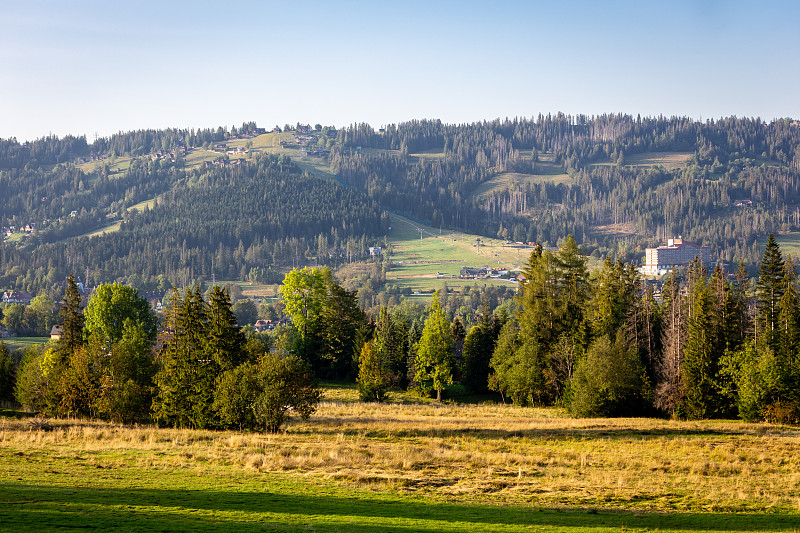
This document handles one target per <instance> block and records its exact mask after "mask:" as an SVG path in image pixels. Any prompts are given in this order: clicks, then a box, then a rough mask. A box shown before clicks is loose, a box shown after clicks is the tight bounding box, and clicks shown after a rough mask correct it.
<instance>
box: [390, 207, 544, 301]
mask: <svg viewBox="0 0 800 533" xmlns="http://www.w3.org/2000/svg"><path fill="white" fill-rule="evenodd" d="M420 230H422V231H421V233H422V238H421V239H420ZM387 238H388V240H389V242H390V244H391V251H392V267H391V269H390V270H389V272H388V273H387V275H386V280H387V282H388V283H392V284H394V285H397V286H398V287H399V288H401V289H403V288H411V289H412V290H414V291H427V290H431V289H438V288H441V287H442V286H443V285H444V284H445V283H446V284H447V286H448V287H451V288H452V287H461V286H463V285H470V286H472V285H480V286H481V287H482V286H483V285H484V284H495V285H512V283H511V282H508V281H505V280H499V279H478V280H461V279H458V274H459V272H460V271H461V268H462V267H465V266H468V267H483V266H489V267H494V268H499V267H505V268H509V269H516V268H519V267H520V266H521V265H522V264H524V263H525V261H527V259H528V257H529V256H530V253H531V250H532V248H531V247H529V246H523V245H518V244H509V245H507V244H505V241H502V240H498V239H490V238H487V237H480V241H478V240H477V239H478V237H477V236H476V235H470V234H467V233H459V232H451V231H447V230H441V232H440V230H439V229H437V228H433V227H431V226H426V225H424V224H420V223H418V222H415V221H412V220H410V219H408V218H405V217H402V216H399V215H392V230H391V231H390V232H389V234H388V235H387ZM438 273H442V274H443V275H444V276H445V277H443V278H440V277H439V276H438ZM450 276H456V278H452V277H450Z"/></svg>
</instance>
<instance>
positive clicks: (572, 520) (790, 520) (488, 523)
mask: <svg viewBox="0 0 800 533" xmlns="http://www.w3.org/2000/svg"><path fill="white" fill-rule="evenodd" d="M305 488H308V489H310V490H318V489H314V488H311V487H305ZM297 489H299V490H291V491H290V490H286V491H284V492H274V491H273V492H269V491H265V492H254V491H249V492H248V491H241V492H239V491H223V490H167V489H141V488H132V489H117V488H88V487H60V486H52V485H28V484H13V483H8V482H6V483H0V524H2V526H0V527H1V528H2V529H4V530H19V531H22V530H50V529H60V528H65V529H66V528H69V529H74V528H97V529H103V530H106V529H111V530H119V529H125V530H136V531H167V530H169V531H176V530H193V531H210V530H220V529H228V528H231V527H233V526H234V525H235V528H236V530H237V531H250V530H258V531H264V530H272V531H294V530H299V529H304V530H312V531H367V532H373V531H374V532H378V531H409V532H410V531H418V532H435V531H516V530H523V529H524V530H527V529H530V528H532V527H533V528H545V529H558V530H566V531H570V530H576V531H577V530H581V531H586V530H595V531H604V530H609V531H610V530H616V531H619V530H620V529H655V528H658V529H660V530H666V531H670V530H683V531H797V527H798V524H800V515H797V514H792V515H786V514H783V515H781V514H753V513H747V514H745V513H730V514H723V513H674V514H666V513H649V512H635V513H634V512H624V513H623V512H618V513H615V512H608V511H599V512H597V511H595V510H586V509H574V508H572V509H570V508H565V509H548V508H538V507H531V508H523V507H510V506H509V507H504V506H489V505H469V504H457V503H436V502H423V501H420V500H407V499H406V500H403V499H400V498H399V497H393V496H387V495H386V494H377V493H376V494H368V493H367V494H359V495H358V496H347V497H337V496H332V495H325V494H323V495H318V494H314V495H309V494H302V493H301V492H303V487H302V486H301V487H298V488H297Z"/></svg>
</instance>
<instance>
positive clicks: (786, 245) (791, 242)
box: [764, 231, 800, 263]
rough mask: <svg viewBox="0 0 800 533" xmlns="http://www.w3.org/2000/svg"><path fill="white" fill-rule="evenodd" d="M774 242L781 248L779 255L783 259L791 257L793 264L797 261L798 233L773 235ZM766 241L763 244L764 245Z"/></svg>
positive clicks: (799, 248)
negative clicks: (781, 255)
mask: <svg viewBox="0 0 800 533" xmlns="http://www.w3.org/2000/svg"><path fill="white" fill-rule="evenodd" d="M775 240H776V241H777V243H778V245H779V246H780V247H781V254H783V256H784V257H786V256H787V255H791V256H792V257H793V258H794V260H795V263H796V262H797V260H798V259H800V233H799V232H796V231H795V232H790V233H781V234H778V235H775ZM766 242H767V241H766V239H765V240H764V243H765V244H766Z"/></svg>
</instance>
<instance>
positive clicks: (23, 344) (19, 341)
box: [2, 337, 50, 350]
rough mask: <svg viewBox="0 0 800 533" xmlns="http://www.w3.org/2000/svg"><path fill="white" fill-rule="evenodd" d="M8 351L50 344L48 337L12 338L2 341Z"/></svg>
mask: <svg viewBox="0 0 800 533" xmlns="http://www.w3.org/2000/svg"><path fill="white" fill-rule="evenodd" d="M2 341H3V342H4V343H5V345H6V346H8V348H9V349H10V350H16V349H17V348H27V347H28V346H33V345H34V344H47V343H48V342H50V337H12V338H10V339H2Z"/></svg>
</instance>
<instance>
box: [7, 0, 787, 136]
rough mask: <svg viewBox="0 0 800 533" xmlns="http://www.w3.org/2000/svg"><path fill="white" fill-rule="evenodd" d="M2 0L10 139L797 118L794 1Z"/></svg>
mask: <svg viewBox="0 0 800 533" xmlns="http://www.w3.org/2000/svg"><path fill="white" fill-rule="evenodd" d="M4 4H5V5H4V6H3V8H2V15H0V137H3V138H8V137H12V136H13V137H17V138H18V139H19V140H26V139H32V138H36V137H40V136H42V135H46V134H48V133H49V132H52V133H54V134H58V135H64V134H66V133H73V134H78V135H83V134H85V135H87V137H89V140H91V139H92V138H93V136H94V133H95V132H97V133H99V134H100V135H101V136H104V135H109V134H111V133H114V132H116V131H119V130H124V131H127V130H132V129H139V128H164V127H169V126H176V127H212V126H213V127H216V126H219V125H223V126H230V125H233V124H236V125H238V124H241V123H242V122H244V121H249V120H255V121H256V122H257V123H258V124H259V125H260V126H265V127H272V126H273V125H275V124H279V125H281V126H282V125H283V124H285V123H287V122H288V123H292V124H294V123H296V122H301V123H310V124H315V123H321V124H323V125H336V126H343V125H347V124H350V123H353V122H368V123H370V124H372V125H373V126H375V127H379V126H380V125H383V124H388V123H395V122H400V121H404V120H410V119H421V118H440V119H442V120H443V121H445V122H456V123H461V122H471V121H475V120H483V119H493V118H496V117H506V116H508V117H514V116H526V117H530V116H536V115H538V114H539V113H548V112H558V111H563V112H565V113H570V114H578V113H583V114H588V115H591V114H599V113H616V112H624V113H631V114H634V115H635V114H637V113H640V114H642V115H658V114H664V115H668V116H669V115H687V116H690V117H693V118H700V117H702V118H703V119H704V120H705V119H707V118H717V117H721V116H729V115H737V116H754V117H755V116H759V117H761V118H763V119H766V120H770V119H772V118H776V117H786V116H789V117H794V118H800V68H799V67H800V37H799V36H798V34H797V30H798V25H799V24H798V23H800V7H799V4H800V3H796V2H793V1H780V2H779V1H769V0H767V1H760V2H751V1H748V2H739V1H722V0H719V1H714V0H704V1H701V0H697V1H674V2H669V1H663V0H662V1H658V2H655V1H654V2H649V1H646V0H640V1H617V0H607V1H585V2H583V1H572V2H570V1H553V0H551V1H548V2H536V1H528V2H524V1H519V2H512V1H484V2H472V1H465V0H460V1H447V2H437V1H434V0H429V1H419V2H418V1H403V2H383V1H370V2H331V1H327V2H317V1H303V2H287V1H285V0H283V1H281V2H267V1H239V2H230V3H229V2H200V1H192V2H188V1H187V2H170V1H169V0H162V1H160V2H151V1H137V2H116V1H107V0H105V1H96V2H84V1H79V0H76V1H70V2H63V1H52V2H38V1H33V0H26V1H25V2H4Z"/></svg>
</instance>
